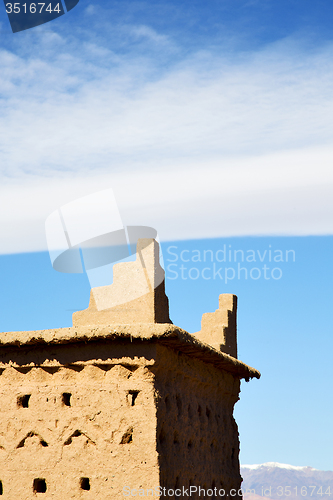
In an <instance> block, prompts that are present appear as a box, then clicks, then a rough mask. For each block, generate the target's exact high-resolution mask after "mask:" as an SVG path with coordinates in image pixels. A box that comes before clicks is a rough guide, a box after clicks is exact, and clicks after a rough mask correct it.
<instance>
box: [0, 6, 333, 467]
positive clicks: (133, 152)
mask: <svg viewBox="0 0 333 500" xmlns="http://www.w3.org/2000/svg"><path fill="white" fill-rule="evenodd" d="M332 17H333V6H332V4H331V2H330V1H328V0H327V1H323V0H322V1H317V2H313V1H309V0H299V1H293V0H288V1H279V2H273V1H268V0H261V1H260V2H259V1H255V0H254V1H238V0H233V1H231V0H228V1H213V0H211V1H208V2H207V1H203V0H200V1H191V2H190V1H183V2H181V3H180V2H171V1H169V0H166V1H164V2H155V1H150V2H149V3H148V2H131V1H128V2H124V1H122V2H112V1H109V2H94V3H91V2H88V1H84V0H80V2H79V4H78V5H77V7H75V8H74V9H73V10H72V11H71V12H70V13H68V14H66V15H64V16H62V17H61V18H59V19H57V20H55V21H53V22H51V23H48V24H46V25H43V26H41V27H38V28H35V29H31V30H28V31H25V32H21V33H16V34H12V33H11V31H10V27H9V23H8V20H7V18H6V15H5V11H4V8H3V9H2V10H1V9H0V23H1V24H0V137H1V139H0V198H1V201H2V207H3V210H2V211H1V212H0V228H1V231H0V254H1V255H0V272H1V282H2V286H1V291H0V295H1V297H0V300H1V304H2V306H1V325H0V330H2V331H8V330H21V329H22V330H24V329H25V330H26V329H37V328H48V327H49V328H52V327H58V326H68V325H70V318H71V314H72V312H73V309H74V310H75V309H80V308H83V307H86V304H87V301H88V296H89V283H88V280H87V278H86V277H85V276H74V275H63V274H60V273H56V272H55V271H53V269H52V267H51V265H50V263H49V257H48V255H47V252H46V240H45V233H44V223H45V219H46V218H47V217H48V215H49V214H50V213H51V212H53V211H54V210H56V209H58V208H59V207H60V206H62V205H63V204H64V203H68V202H70V201H72V200H75V199H76V198H79V197H80V196H84V195H87V194H90V193H93V192H97V191H99V190H101V189H105V188H106V187H111V188H113V190H114V193H115V196H116V199H117V203H118V206H119V210H120V213H121V215H122V218H123V222H124V223H125V224H132V225H135V224H142V225H150V226H152V227H155V228H156V229H157V230H158V233H159V236H160V240H161V242H162V247H163V250H164V258H166V255H168V254H166V253H165V252H167V248H168V246H169V245H176V246H177V245H178V246H179V248H183V249H194V248H200V249H205V248H206V249H209V248H220V247H221V246H223V245H224V244H227V245H229V244H231V245H232V246H236V245H241V247H240V248H243V249H244V250H245V249H249V248H255V249H267V248H268V247H269V245H271V247H272V248H273V247H274V248H290V247H291V248H294V249H295V251H296V262H295V263H290V265H289V263H288V264H287V263H281V269H282V270H283V276H282V278H281V279H280V280H273V279H270V280H265V279H262V278H260V279H259V280H257V281H256V280H249V279H248V280H231V281H230V283H227V284H225V283H224V282H223V281H222V282H221V281H219V280H203V279H198V280H190V279H188V280H182V279H177V280H172V279H170V278H168V273H167V291H168V294H169V298H170V304H171V317H172V319H173V321H174V322H175V323H176V324H179V326H181V327H185V328H187V329H188V330H190V331H195V330H196V329H199V325H200V317H201V314H202V313H203V312H207V311H213V310H214V309H216V308H217V304H218V295H219V293H223V292H228V293H236V294H237V295H238V296H239V352H240V358H241V359H243V360H244V361H245V362H247V363H248V364H250V365H252V366H255V367H256V368H258V369H259V370H260V371H261V372H262V379H261V380H260V381H253V382H251V383H249V384H243V386H242V394H241V401H240V402H239V403H237V405H236V417H237V421H238V423H239V426H240V433H241V444H242V451H241V459H242V462H243V463H260V462H264V461H279V462H284V463H291V464H293V465H312V466H314V467H317V468H322V469H330V470H332V469H333V463H332V458H331V455H330V453H329V450H330V448H331V447H332V430H331V426H330V424H329V421H328V416H329V414H330V413H331V410H332V408H331V407H329V405H330V403H329V394H330V392H331V374H330V372H329V369H328V366H329V365H330V362H329V359H328V356H329V353H330V352H331V351H332V340H331V332H332V320H331V316H330V314H329V311H330V305H331V301H332V290H331V278H332V264H331V254H332V238H331V235H332V234H333V218H332V212H333V201H332V200H333V197H332V183H333V173H332V161H333V146H332V141H333V127H332V116H333V86H332V82H333V57H332V56H333V43H332V34H333V33H332V30H333V27H332V26H333V23H332ZM166 264H167V262H166ZM169 264H170V263H169ZM282 264H283V266H282ZM17 311H20V313H19V314H18V312H17Z"/></svg>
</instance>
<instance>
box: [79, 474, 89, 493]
mask: <svg viewBox="0 0 333 500" xmlns="http://www.w3.org/2000/svg"><path fill="white" fill-rule="evenodd" d="M80 487H81V490H87V491H88V490H90V480H89V477H81V479H80Z"/></svg>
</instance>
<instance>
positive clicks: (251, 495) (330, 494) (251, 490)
mask: <svg viewBox="0 0 333 500" xmlns="http://www.w3.org/2000/svg"><path fill="white" fill-rule="evenodd" d="M241 475H242V477H243V483H242V490H243V494H244V499H245V500H260V499H263V498H265V499H266V500H267V499H269V498H272V499H274V500H291V499H293V500H295V499H299V500H318V499H320V500H333V471H321V470H318V469H314V468H313V467H308V466H305V467H300V466H294V465H288V464H280V463H277V462H267V463H264V464H255V465H242V466H241Z"/></svg>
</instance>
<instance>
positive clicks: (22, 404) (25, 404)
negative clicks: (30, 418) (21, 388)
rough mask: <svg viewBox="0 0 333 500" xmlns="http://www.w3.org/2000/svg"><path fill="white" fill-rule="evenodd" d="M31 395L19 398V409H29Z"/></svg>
mask: <svg viewBox="0 0 333 500" xmlns="http://www.w3.org/2000/svg"><path fill="white" fill-rule="evenodd" d="M30 397H31V394H24V396H19V397H18V398H17V406H18V407H19V408H29V399H30Z"/></svg>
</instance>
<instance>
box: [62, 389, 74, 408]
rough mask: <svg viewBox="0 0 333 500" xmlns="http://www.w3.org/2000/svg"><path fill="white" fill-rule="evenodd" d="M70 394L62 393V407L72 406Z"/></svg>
mask: <svg viewBox="0 0 333 500" xmlns="http://www.w3.org/2000/svg"><path fill="white" fill-rule="evenodd" d="M71 397H72V395H71V393H70V392H64V393H63V395H62V404H63V405H64V406H72V405H71Z"/></svg>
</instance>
